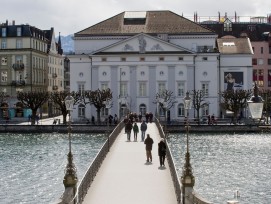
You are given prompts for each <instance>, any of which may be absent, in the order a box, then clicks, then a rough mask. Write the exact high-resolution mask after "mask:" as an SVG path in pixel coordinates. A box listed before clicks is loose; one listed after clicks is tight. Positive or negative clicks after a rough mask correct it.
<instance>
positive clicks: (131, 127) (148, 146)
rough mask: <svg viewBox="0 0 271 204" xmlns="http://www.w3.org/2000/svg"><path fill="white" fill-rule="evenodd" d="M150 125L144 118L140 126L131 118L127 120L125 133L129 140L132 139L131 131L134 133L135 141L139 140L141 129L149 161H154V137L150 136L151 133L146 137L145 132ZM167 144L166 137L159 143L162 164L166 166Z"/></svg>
mask: <svg viewBox="0 0 271 204" xmlns="http://www.w3.org/2000/svg"><path fill="white" fill-rule="evenodd" d="M147 128H148V126H147V123H146V122H145V121H144V120H143V121H142V122H141V124H140V127H139V126H138V125H137V122H134V123H132V122H131V120H130V119H128V120H127V121H125V133H126V134H127V141H131V133H132V131H133V133H134V141H135V142H137V135H138V133H139V129H140V131H141V141H142V142H144V144H145V149H146V157H147V160H146V161H147V162H152V146H153V143H154V142H153V139H152V138H151V137H150V134H147V137H146V139H145V134H146V130H147ZM166 149H167V148H166V144H165V142H164V139H161V141H160V142H159V143H158V156H159V161H160V166H161V167H162V166H165V157H166Z"/></svg>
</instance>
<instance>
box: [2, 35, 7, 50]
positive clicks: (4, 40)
mask: <svg viewBox="0 0 271 204" xmlns="http://www.w3.org/2000/svg"><path fill="white" fill-rule="evenodd" d="M1 48H2V49H6V48H7V39H4V38H2V41H1Z"/></svg>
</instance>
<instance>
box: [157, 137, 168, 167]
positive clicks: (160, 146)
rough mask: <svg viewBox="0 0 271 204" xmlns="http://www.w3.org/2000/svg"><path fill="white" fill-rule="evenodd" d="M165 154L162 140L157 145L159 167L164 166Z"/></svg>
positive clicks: (165, 147)
mask: <svg viewBox="0 0 271 204" xmlns="http://www.w3.org/2000/svg"><path fill="white" fill-rule="evenodd" d="M166 153H167V146H166V143H165V141H164V139H163V138H162V139H161V140H160V142H159V143H158V156H159V160H160V166H161V167H162V166H165V158H166Z"/></svg>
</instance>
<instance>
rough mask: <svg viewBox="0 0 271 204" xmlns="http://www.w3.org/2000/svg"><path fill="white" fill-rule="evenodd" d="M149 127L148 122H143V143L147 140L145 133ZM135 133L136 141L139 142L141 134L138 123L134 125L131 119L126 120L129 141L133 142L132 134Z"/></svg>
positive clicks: (141, 128)
mask: <svg viewBox="0 0 271 204" xmlns="http://www.w3.org/2000/svg"><path fill="white" fill-rule="evenodd" d="M147 128H148V126H147V124H146V122H145V121H144V120H143V121H142V123H141V124H140V131H141V141H142V142H143V141H144V140H145V133H146V130H147ZM132 131H133V133H134V141H135V142H137V134H138V132H139V127H138V125H137V123H136V122H135V123H134V124H133V123H132V122H131V120H130V119H128V120H125V133H126V134H127V141H131V133H132Z"/></svg>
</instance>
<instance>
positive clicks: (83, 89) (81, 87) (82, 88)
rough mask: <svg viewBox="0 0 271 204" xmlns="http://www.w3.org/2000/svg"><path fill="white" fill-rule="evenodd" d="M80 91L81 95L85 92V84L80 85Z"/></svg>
mask: <svg viewBox="0 0 271 204" xmlns="http://www.w3.org/2000/svg"><path fill="white" fill-rule="evenodd" d="M78 91H79V93H80V94H81V95H82V94H83V93H84V92H85V83H81V82H80V83H78Z"/></svg>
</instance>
